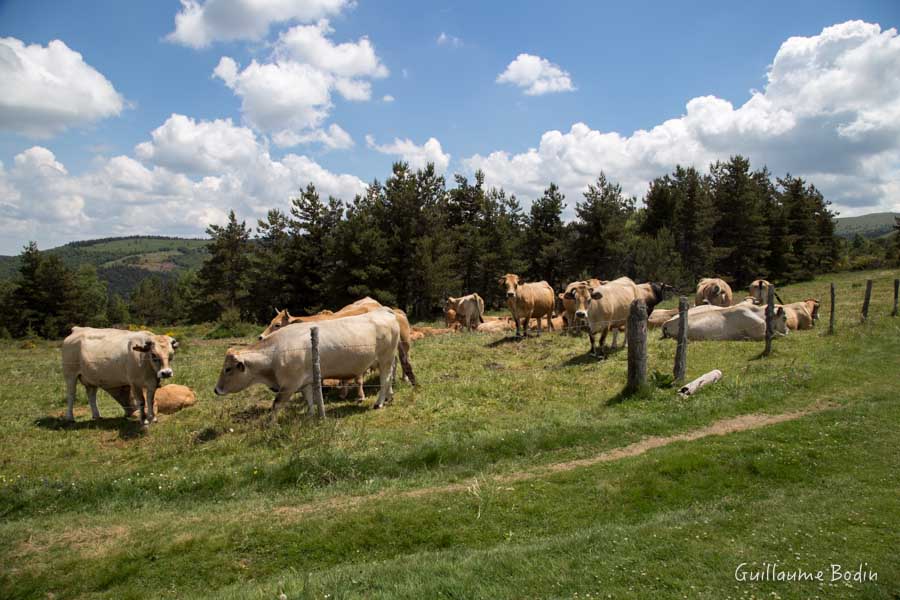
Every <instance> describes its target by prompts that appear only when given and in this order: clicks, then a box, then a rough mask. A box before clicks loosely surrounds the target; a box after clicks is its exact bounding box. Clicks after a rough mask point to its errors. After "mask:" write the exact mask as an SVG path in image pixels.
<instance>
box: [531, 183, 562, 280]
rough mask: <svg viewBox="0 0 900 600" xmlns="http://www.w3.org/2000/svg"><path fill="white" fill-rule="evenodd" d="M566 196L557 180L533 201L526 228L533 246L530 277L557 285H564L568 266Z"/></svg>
mask: <svg viewBox="0 0 900 600" xmlns="http://www.w3.org/2000/svg"><path fill="white" fill-rule="evenodd" d="M564 201H565V197H564V196H563V195H562V193H561V192H560V191H559V188H558V187H557V186H556V184H555V183H551V184H550V187H548V188H547V189H546V190H544V194H543V196H541V197H540V198H538V199H537V200H535V201H534V202H533V203H532V204H531V213H530V215H529V218H528V224H527V228H526V230H525V239H526V245H527V247H528V248H529V249H530V250H531V253H530V256H529V264H528V269H527V272H526V275H527V278H528V280H530V281H537V280H545V281H546V282H547V283H549V284H550V285H551V286H553V288H554V289H556V288H559V287H561V286H562V285H563V279H564V278H565V275H566V273H567V272H568V269H567V267H566V264H565V261H566V248H567V243H566V242H567V239H566V237H567V236H566V228H565V227H564V226H563V222H562V211H563V206H564Z"/></svg>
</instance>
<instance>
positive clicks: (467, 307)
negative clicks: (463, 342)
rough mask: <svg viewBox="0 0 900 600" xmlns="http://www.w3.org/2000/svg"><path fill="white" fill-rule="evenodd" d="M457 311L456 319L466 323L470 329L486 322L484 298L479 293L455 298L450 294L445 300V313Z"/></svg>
mask: <svg viewBox="0 0 900 600" xmlns="http://www.w3.org/2000/svg"><path fill="white" fill-rule="evenodd" d="M451 310H452V311H455V312H456V321H457V322H459V323H462V324H463V325H465V326H466V327H467V328H468V329H469V330H470V331H471V330H474V329H477V328H478V325H479V324H481V323H484V300H482V298H481V296H479V295H478V294H468V295H466V296H459V297H458V298H454V297H453V296H450V297H449V298H447V300H446V302H444V314H445V315H447V314H449V311H451Z"/></svg>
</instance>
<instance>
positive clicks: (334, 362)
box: [215, 308, 400, 414]
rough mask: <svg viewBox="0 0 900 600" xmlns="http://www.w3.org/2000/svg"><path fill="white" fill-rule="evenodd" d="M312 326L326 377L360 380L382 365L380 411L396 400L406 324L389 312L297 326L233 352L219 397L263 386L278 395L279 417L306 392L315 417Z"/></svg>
mask: <svg viewBox="0 0 900 600" xmlns="http://www.w3.org/2000/svg"><path fill="white" fill-rule="evenodd" d="M312 327H318V328H319V363H320V372H321V376H322V378H326V377H328V378H331V379H356V378H357V377H361V376H363V375H364V374H365V372H366V371H367V370H368V369H369V367H371V366H372V365H373V364H377V365H378V371H379V376H380V383H381V386H380V390H379V392H378V400H377V401H376V402H375V408H381V407H382V406H383V405H384V403H385V402H386V401H387V400H389V399H390V398H391V397H392V396H393V388H392V386H391V383H392V380H393V364H394V354H396V352H397V345H398V343H399V341H400V325H399V323H398V322H397V317H396V315H395V314H394V312H393V311H392V310H391V309H389V308H378V309H376V310H373V311H371V312H369V313H366V314H363V315H357V316H353V317H344V318H342V319H335V320H332V321H319V322H317V323H295V324H293V325H289V326H287V327H282V328H281V329H279V330H278V331H276V332H275V333H273V334H272V335H270V336H268V337H266V338H265V339H264V340H261V341H259V342H256V343H255V344H253V345H251V346H250V347H248V348H245V349H241V350H236V349H234V348H229V349H228V352H226V354H225V364H224V365H223V366H222V371H221V373H220V374H219V381H218V382H217V383H216V388H215V393H216V395H218V396H224V395H226V394H234V393H237V392H240V391H241V390H244V389H246V388H247V387H249V386H251V385H253V384H257V383H260V384H263V385H265V386H267V387H268V388H269V389H271V390H272V391H273V392H275V394H276V395H275V401H274V403H273V404H272V411H273V412H277V411H278V409H279V408H280V407H281V406H282V405H283V404H284V403H285V402H287V401H288V400H290V398H291V396H292V395H293V394H294V393H295V392H297V391H300V390H302V392H303V395H304V396H305V397H306V401H307V404H308V405H309V411H310V414H314V413H315V407H314V406H313V398H312V352H311V350H310V349H311V346H312V344H311V341H310V329H311V328H312Z"/></svg>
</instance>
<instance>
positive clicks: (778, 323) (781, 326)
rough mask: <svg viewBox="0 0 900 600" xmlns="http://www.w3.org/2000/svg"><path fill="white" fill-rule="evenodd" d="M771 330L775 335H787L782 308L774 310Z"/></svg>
mask: <svg viewBox="0 0 900 600" xmlns="http://www.w3.org/2000/svg"><path fill="white" fill-rule="evenodd" d="M772 330H773V331H774V332H775V335H787V334H788V326H787V313H786V312H784V307H783V306H779V307H778V308H776V309H775V318H774V319H772Z"/></svg>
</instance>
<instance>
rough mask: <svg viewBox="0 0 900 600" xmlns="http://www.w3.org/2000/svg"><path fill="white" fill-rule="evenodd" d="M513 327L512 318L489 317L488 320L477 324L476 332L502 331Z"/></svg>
mask: <svg viewBox="0 0 900 600" xmlns="http://www.w3.org/2000/svg"><path fill="white" fill-rule="evenodd" d="M515 328H516V325H515V323H514V322H513V320H512V319H510V318H508V317H507V318H505V319H491V320H490V321H485V322H484V323H482V324H481V325H479V326H478V329H476V331H477V332H478V333H500V332H503V331H512V330H513V329H515Z"/></svg>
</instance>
